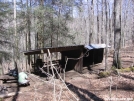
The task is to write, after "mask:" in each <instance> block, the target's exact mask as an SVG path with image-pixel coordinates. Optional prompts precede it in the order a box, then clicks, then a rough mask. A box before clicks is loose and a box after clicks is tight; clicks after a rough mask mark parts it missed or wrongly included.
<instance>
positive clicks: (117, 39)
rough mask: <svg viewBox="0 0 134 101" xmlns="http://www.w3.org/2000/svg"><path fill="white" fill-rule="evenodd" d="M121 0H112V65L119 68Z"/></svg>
mask: <svg viewBox="0 0 134 101" xmlns="http://www.w3.org/2000/svg"><path fill="white" fill-rule="evenodd" d="M121 2H122V0H114V54H113V66H114V67H116V68H121V60H120V44H121Z"/></svg>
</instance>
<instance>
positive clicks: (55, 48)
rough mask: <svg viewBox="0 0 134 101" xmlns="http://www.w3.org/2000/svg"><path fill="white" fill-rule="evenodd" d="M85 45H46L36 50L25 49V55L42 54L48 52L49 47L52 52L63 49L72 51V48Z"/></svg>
mask: <svg viewBox="0 0 134 101" xmlns="http://www.w3.org/2000/svg"><path fill="white" fill-rule="evenodd" d="M83 48H84V45H76V46H64V47H46V48H41V49H36V50H30V51H24V54H25V55H33V54H42V51H43V53H47V49H49V51H50V52H51V53H52V52H62V51H70V50H77V49H83Z"/></svg>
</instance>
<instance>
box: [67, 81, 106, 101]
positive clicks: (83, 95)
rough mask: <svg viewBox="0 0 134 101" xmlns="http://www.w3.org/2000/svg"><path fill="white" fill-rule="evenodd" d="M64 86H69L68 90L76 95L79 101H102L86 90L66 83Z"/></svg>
mask: <svg viewBox="0 0 134 101" xmlns="http://www.w3.org/2000/svg"><path fill="white" fill-rule="evenodd" d="M66 84H67V85H69V86H68V88H69V89H70V90H71V91H73V92H74V93H75V94H76V95H78V97H79V100H80V101H91V100H92V101H104V100H103V99H102V98H99V97H97V96H96V95H95V94H93V93H92V92H89V91H88V90H86V89H82V88H79V87H76V86H74V85H72V84H70V83H68V82H66Z"/></svg>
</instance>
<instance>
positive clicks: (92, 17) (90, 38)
mask: <svg viewBox="0 0 134 101" xmlns="http://www.w3.org/2000/svg"><path fill="white" fill-rule="evenodd" d="M93 1H94V0H91V20H90V26H91V29H90V30H91V31H90V34H89V44H91V43H93V42H94V35H93V34H94V33H93V30H94V2H93Z"/></svg>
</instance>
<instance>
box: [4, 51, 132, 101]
mask: <svg viewBox="0 0 134 101" xmlns="http://www.w3.org/2000/svg"><path fill="white" fill-rule="evenodd" d="M133 56H134V54H133V53H132V52H128V53H122V55H121V57H122V58H121V59H122V64H123V67H124V68H125V67H130V66H131V65H133V60H134V57H133ZM111 65H112V56H110V55H109V57H108V67H111ZM104 67H105V64H104V63H102V64H99V65H98V66H95V67H93V68H92V72H91V71H89V70H87V69H86V68H85V72H84V73H83V74H79V73H78V72H75V71H73V70H71V71H68V72H67V73H66V80H65V83H66V85H67V86H68V88H69V90H68V89H67V88H66V87H65V86H64V84H63V83H62V82H61V81H60V80H59V79H55V85H56V89H55V95H56V96H55V97H56V99H58V98H59V99H60V101H76V99H78V100H79V101H110V99H111V101H118V100H119V101H134V72H123V73H120V76H119V75H115V74H112V75H111V76H109V77H105V78H99V77H98V75H97V72H98V71H99V70H100V69H104ZM29 78H30V86H28V87H17V86H16V84H15V83H9V85H10V86H11V88H15V89H14V90H12V91H11V92H15V91H16V92H18V93H16V95H14V96H12V97H8V98H5V99H4V101H33V100H34V101H54V100H53V99H54V95H53V84H52V83H53V81H51V80H50V81H46V79H45V78H43V77H39V76H35V75H34V74H29ZM61 85H63V86H62V87H63V88H62V89H61V88H60V87H59V86H61ZM61 91H62V92H61ZM60 95H61V96H60ZM57 101H58V100H57Z"/></svg>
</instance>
